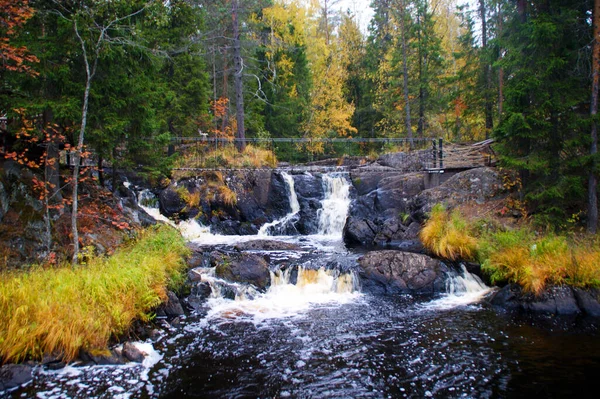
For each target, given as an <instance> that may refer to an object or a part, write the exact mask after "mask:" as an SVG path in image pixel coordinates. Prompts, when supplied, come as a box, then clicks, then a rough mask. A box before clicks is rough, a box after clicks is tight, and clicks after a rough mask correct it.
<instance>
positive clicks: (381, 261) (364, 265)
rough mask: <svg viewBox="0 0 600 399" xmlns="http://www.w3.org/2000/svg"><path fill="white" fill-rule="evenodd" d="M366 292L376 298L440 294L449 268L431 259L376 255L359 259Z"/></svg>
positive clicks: (399, 254)
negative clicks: (378, 295) (394, 295)
mask: <svg viewBox="0 0 600 399" xmlns="http://www.w3.org/2000/svg"><path fill="white" fill-rule="evenodd" d="M359 265H360V268H361V269H360V273H359V275H360V278H361V282H362V287H363V290H365V291H367V292H372V293H375V294H388V295H389V294H431V295H432V294H436V293H439V292H442V291H443V290H444V279H445V276H446V272H447V271H448V268H447V267H446V266H445V265H444V264H443V263H442V262H440V261H439V260H436V259H433V258H430V257H429V256H427V255H422V254H415V253H410V252H402V251H395V250H387V251H373V252H369V253H368V254H366V255H365V256H363V257H362V258H360V259H359Z"/></svg>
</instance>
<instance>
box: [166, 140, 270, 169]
mask: <svg viewBox="0 0 600 399" xmlns="http://www.w3.org/2000/svg"><path fill="white" fill-rule="evenodd" d="M276 166H277V157H276V156H275V154H274V153H273V152H272V151H269V150H266V149H264V148H260V147H256V146H253V145H247V146H246V148H245V149H244V151H242V152H239V151H238V149H237V148H236V147H235V146H233V145H230V146H226V147H221V148H217V149H213V150H210V151H209V150H206V149H205V148H193V149H189V150H187V152H186V153H185V154H184V155H183V156H182V157H181V158H179V159H178V160H176V161H175V167H176V168H230V169H231V168H233V169H242V168H243V169H246V168H249V169H258V168H263V167H269V168H274V167H276Z"/></svg>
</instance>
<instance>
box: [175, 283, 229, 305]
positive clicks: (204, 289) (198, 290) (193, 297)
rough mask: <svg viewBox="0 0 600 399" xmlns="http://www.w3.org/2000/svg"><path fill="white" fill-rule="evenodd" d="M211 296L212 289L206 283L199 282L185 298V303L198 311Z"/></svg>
mask: <svg viewBox="0 0 600 399" xmlns="http://www.w3.org/2000/svg"><path fill="white" fill-rule="evenodd" d="M211 294H212V288H211V286H210V284H208V283H206V282H200V283H197V284H196V285H194V286H193V287H192V289H191V291H190V295H189V296H188V297H187V298H186V301H187V303H188V305H189V306H190V307H191V308H192V309H194V310H198V309H199V308H200V306H202V304H203V303H204V302H206V300H207V299H208V298H209V297H210V295H211ZM234 298H235V295H234Z"/></svg>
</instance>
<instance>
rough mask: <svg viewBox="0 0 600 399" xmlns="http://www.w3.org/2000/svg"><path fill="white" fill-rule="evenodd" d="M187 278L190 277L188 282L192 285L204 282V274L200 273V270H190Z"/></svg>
mask: <svg viewBox="0 0 600 399" xmlns="http://www.w3.org/2000/svg"><path fill="white" fill-rule="evenodd" d="M188 264H189V263H188ZM187 276H188V280H189V281H190V282H191V283H197V282H200V281H202V273H200V272H199V271H198V270H195V269H192V270H190V271H189V272H188V274H187Z"/></svg>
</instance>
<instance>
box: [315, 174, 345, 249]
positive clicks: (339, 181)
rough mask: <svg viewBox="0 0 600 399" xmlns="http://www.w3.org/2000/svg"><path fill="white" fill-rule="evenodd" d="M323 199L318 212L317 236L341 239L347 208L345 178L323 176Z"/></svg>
mask: <svg viewBox="0 0 600 399" xmlns="http://www.w3.org/2000/svg"><path fill="white" fill-rule="evenodd" d="M323 185H324V186H325V198H324V199H323V201H322V202H321V204H322V208H321V210H320V211H319V234H321V235H329V236H336V237H339V238H341V237H342V231H343V230H344V224H345V223H346V216H347V215H348V208H349V207H350V182H349V181H348V179H346V177H345V176H336V175H324V176H323Z"/></svg>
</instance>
